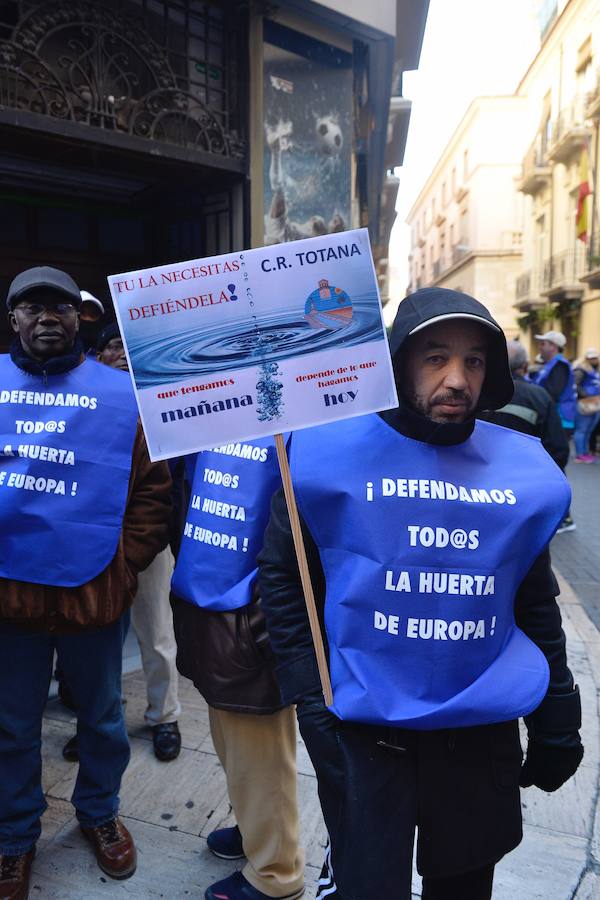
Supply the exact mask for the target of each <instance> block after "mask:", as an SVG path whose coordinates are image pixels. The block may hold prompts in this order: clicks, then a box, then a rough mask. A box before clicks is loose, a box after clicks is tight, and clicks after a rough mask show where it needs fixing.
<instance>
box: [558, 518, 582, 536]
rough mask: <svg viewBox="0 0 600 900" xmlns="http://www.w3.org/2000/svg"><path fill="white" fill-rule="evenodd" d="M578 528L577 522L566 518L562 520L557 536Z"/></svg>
mask: <svg viewBox="0 0 600 900" xmlns="http://www.w3.org/2000/svg"><path fill="white" fill-rule="evenodd" d="M576 528H577V526H576V524H575V522H574V521H573V519H572V518H571V516H565V518H564V519H563V520H562V522H561V523H560V525H559V526H558V528H557V529H556V533H557V534H564V532H565V531H575V529H576Z"/></svg>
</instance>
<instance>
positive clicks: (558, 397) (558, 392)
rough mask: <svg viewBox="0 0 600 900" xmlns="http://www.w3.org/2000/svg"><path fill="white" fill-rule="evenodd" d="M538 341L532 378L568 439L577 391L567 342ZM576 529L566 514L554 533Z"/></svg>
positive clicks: (545, 337) (552, 336) (555, 335)
mask: <svg viewBox="0 0 600 900" xmlns="http://www.w3.org/2000/svg"><path fill="white" fill-rule="evenodd" d="M535 339H536V341H539V351H540V356H541V357H542V359H543V365H542V367H541V368H540V370H539V371H538V372H537V373H536V374H535V376H534V378H533V382H534V384H537V385H539V386H540V387H543V388H545V389H546V390H547V391H548V393H549V394H550V396H551V397H552V399H553V400H554V402H555V404H556V407H557V409H558V414H559V416H560V420H561V422H562V427H563V428H564V430H565V434H566V435H567V438H570V437H571V435H572V434H573V430H574V428H575V413H576V411H577V391H576V390H575V379H574V377H573V367H572V365H571V363H570V362H569V360H568V359H567V358H566V356H564V354H563V352H562V351H563V350H564V348H565V346H566V343H567V339H566V337H565V336H564V334H562V333H561V332H560V331H547V332H546V333H545V334H536V335H535ZM575 528H576V525H575V522H574V521H573V516H572V515H571V510H569V511H568V512H567V514H566V516H565V518H564V520H563V521H562V522H561V524H560V527H559V528H558V530H557V534H562V532H565V531H575Z"/></svg>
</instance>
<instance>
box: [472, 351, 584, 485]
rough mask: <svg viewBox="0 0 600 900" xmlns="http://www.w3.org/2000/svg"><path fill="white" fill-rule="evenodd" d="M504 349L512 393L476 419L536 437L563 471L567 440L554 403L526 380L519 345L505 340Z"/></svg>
mask: <svg viewBox="0 0 600 900" xmlns="http://www.w3.org/2000/svg"><path fill="white" fill-rule="evenodd" d="M506 348H507V350H508V364H509V366H510V371H511V375H512V377H513V381H514V383H515V392H514V394H513V396H512V399H511V401H510V403H507V404H506V406H503V407H502V408H501V409H496V410H486V411H485V412H482V413H480V414H479V418H480V419H484V420H485V421H486V422H495V423H496V425H504V426H505V427H506V428H513V429H514V430H515V431H521V432H523V434H532V435H535V437H539V439H540V440H541V442H542V445H543V446H544V447H545V449H546V450H547V451H548V453H549V454H550V456H551V457H552V459H553V460H554V462H555V463H556V465H557V466H558V467H559V468H560V469H562V470H563V471H564V469H565V466H566V465H567V462H568V461H569V442H568V441H567V437H566V435H565V432H564V429H563V427H562V424H561V421H560V417H559V415H558V412H557V410H556V406H555V404H554V402H553V400H552V398H551V397H550V394H548V392H547V391H546V390H544V388H541V387H538V386H537V385H535V384H531V383H530V382H529V381H526V379H525V376H526V374H527V370H528V365H529V359H528V357H527V351H526V349H525V347H524V346H523V344H521V342H520V341H507V342H506Z"/></svg>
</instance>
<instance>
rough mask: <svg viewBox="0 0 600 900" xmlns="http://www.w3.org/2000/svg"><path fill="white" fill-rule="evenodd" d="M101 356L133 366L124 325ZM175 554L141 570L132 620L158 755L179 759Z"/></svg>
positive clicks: (69, 747)
mask: <svg viewBox="0 0 600 900" xmlns="http://www.w3.org/2000/svg"><path fill="white" fill-rule="evenodd" d="M96 358H97V360H98V362H101V363H103V364H104V365H107V366H111V368H113V369H120V370H121V371H122V372H128V371H129V367H128V364H127V357H126V355H125V348H124V346H123V341H122V339H121V334H120V332H119V328H118V325H117V324H116V322H111V323H110V324H109V325H106V326H105V327H104V328H103V329H102V331H101V332H100V334H99V335H98V339H97V341H96ZM173 564H174V560H173V554H172V552H171V548H170V547H165V548H164V550H161V552H160V553H158V554H157V555H156V556H155V558H154V559H153V560H152V562H151V563H150V565H149V566H148V567H147V568H146V569H144V570H143V571H142V572H140V573H139V574H138V590H137V593H136V595H135V600H134V602H133V606H132V607H131V624H132V625H133V628H134V630H135V633H136V635H137V638H138V641H139V645H140V650H141V654H142V667H143V670H144V675H145V676H146V696H147V701H148V705H147V707H146V712H145V714H144V718H145V720H146V724H147V725H148V726H149V727H150V729H151V731H152V745H153V748H154V755H155V756H156V758H157V759H159V760H161V762H169V761H170V760H173V759H176V758H177V757H178V756H179V753H180V751H181V733H180V731H179V724H178V717H179V715H180V713H181V705H180V703H179V698H178V693H177V689H178V677H177V667H176V665H175V657H176V655H177V646H176V644H175V636H174V634H173V614H172V612H171V604H170V603H169V592H170V589H171V575H172V573H173ZM59 676H60V677H59V696H60V698H61V700H62V702H63V703H64V704H65V705H66V706H67V707H69V708H71V709H72V708H73V707H72V705H71V706H69V700H70V691H69V687H68V684H67V683H66V681H65V679H64V677H63V675H62V672H59ZM63 756H64V757H65V759H68V760H69V761H70V762H76V761H77V760H78V759H79V750H78V744H77V735H74V736H73V737H72V738H71V739H70V740H68V741H67V743H66V744H65V746H64V747H63Z"/></svg>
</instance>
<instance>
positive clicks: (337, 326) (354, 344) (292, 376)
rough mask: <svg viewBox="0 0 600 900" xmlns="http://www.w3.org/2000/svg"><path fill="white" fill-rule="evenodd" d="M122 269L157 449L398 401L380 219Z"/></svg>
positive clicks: (268, 430) (113, 281)
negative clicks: (381, 270)
mask: <svg viewBox="0 0 600 900" xmlns="http://www.w3.org/2000/svg"><path fill="white" fill-rule="evenodd" d="M108 281H109V285H110V290H111V294H112V298H113V302H114V306H115V309H116V311H117V316H118V319H119V326H120V329H121V334H122V336H123V340H124V343H125V346H126V351H127V356H128V359H129V366H130V370H131V373H132V376H133V381H134V386H135V390H136V395H137V400H138V406H139V409H140V415H141V419H142V424H143V426H144V432H145V434H146V440H147V443H148V448H149V451H150V455H151V458H152V459H153V460H158V459H165V458H168V457H172V456H178V455H181V454H187V453H192V452H195V451H197V450H202V449H208V448H212V447H214V446H216V445H217V444H223V443H227V442H228V441H239V440H251V439H252V438H258V437H263V436H266V435H271V434H273V433H275V432H282V431H291V430H294V429H297V428H305V427H308V426H312V425H318V424H323V423H326V422H332V421H335V420H337V419H343V418H348V417H350V416H356V415H361V414H364V413H369V412H374V411H376V410H381V409H389V408H391V407H394V406H396V405H397V402H398V401H397V396H396V390H395V386H394V379H393V373H392V367H391V362H390V356H389V351H388V346H387V341H386V339H385V330H384V327H383V322H382V317H381V303H380V300H379V293H378V289H377V280H376V276H375V270H374V267H373V260H372V257H371V249H370V246H369V238H368V232H367V230H366V229H359V230H356V231H348V232H342V233H338V234H332V235H324V236H322V237H318V238H310V239H307V240H302V241H294V242H290V243H285V244H279V245H276V246H269V247H265V248H261V249H256V250H246V251H243V252H239V253H229V254H226V255H223V256H218V257H211V258H208V259H197V260H191V261H189V262H185V263H179V264H169V265H164V266H157V267H154V268H151V269H144V270H140V271H136V272H128V273H126V274H121V275H112V276H110V277H109V279H108Z"/></svg>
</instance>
